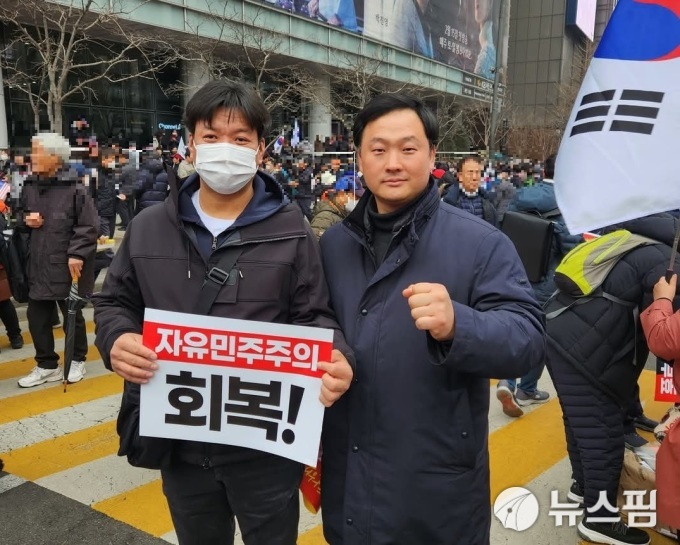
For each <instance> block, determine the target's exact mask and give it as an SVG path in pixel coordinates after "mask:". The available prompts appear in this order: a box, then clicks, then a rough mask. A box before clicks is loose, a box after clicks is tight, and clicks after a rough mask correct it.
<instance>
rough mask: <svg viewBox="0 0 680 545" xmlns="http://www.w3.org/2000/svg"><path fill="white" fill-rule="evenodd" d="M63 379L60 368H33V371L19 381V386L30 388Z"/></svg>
mask: <svg viewBox="0 0 680 545" xmlns="http://www.w3.org/2000/svg"><path fill="white" fill-rule="evenodd" d="M63 378H64V372H63V371H62V370H61V367H57V368H56V369H43V368H42V367H38V366H36V367H34V368H33V370H32V371H31V372H30V373H29V374H28V375H26V376H25V377H24V378H20V379H19V381H18V382H19V386H21V387H22V388H32V387H33V386H38V385H40V384H44V383H46V382H57V381H59V380H62V379H63Z"/></svg>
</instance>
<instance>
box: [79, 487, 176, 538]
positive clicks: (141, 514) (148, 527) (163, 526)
mask: <svg viewBox="0 0 680 545" xmlns="http://www.w3.org/2000/svg"><path fill="white" fill-rule="evenodd" d="M142 506H143V509H142V508H141V507H142ZM92 508H93V509H96V510H97V511H99V512H101V513H104V514H105V515H108V516H110V517H111V518H114V519H116V520H120V521H123V522H125V523H127V524H129V525H130V526H133V527H135V528H138V529H139V530H142V531H144V532H146V533H147V534H151V535H153V536H156V537H160V536H162V535H163V534H167V533H168V532H170V531H172V530H173V525H172V519H171V517H170V510H169V509H168V504H167V502H166V500H165V496H164V495H163V489H162V485H161V480H160V479H157V480H155V481H152V482H150V483H148V484H145V485H143V486H139V487H137V488H134V489H132V490H128V491H127V492H125V493H123V494H118V495H116V496H113V497H111V498H109V499H107V500H104V501H100V502H98V503H95V504H93V505H92Z"/></svg>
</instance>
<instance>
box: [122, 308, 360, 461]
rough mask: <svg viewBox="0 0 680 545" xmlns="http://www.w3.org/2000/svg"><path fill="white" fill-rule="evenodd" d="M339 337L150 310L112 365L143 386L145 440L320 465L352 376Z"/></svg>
mask: <svg viewBox="0 0 680 545" xmlns="http://www.w3.org/2000/svg"><path fill="white" fill-rule="evenodd" d="M332 338H333V332H332V331H331V330H325V329H318V328H307V327H300V326H289V325H280V324H269V323H260V322H248V321H242V320H228V319H225V318H214V317H210V318H209V317H205V316H197V315H190V314H178V313H172V312H164V311H157V310H149V309H147V312H146V315H145V323H144V332H143V335H136V334H133V333H125V334H123V335H121V336H120V337H119V338H118V339H117V340H116V341H115V343H114V345H113V348H112V350H111V365H112V367H113V369H114V370H115V371H116V373H118V374H119V375H120V376H122V377H123V378H125V379H126V380H128V381H130V382H135V383H137V384H143V385H145V386H144V387H143V388H142V390H141V405H140V434H141V435H147V436H154V437H167V438H174V439H189V440H195V441H204V442H213V443H224V444H232V445H238V446H245V447H249V448H255V449H258V450H263V451H266V452H271V453H273V454H278V455H280V456H284V457H288V458H291V459H294V460H297V461H300V462H303V463H308V464H311V465H315V464H316V458H317V453H318V445H319V439H320V435H321V423H322V421H323V407H324V406H325V407H330V406H331V405H332V404H333V403H334V402H335V401H337V400H338V399H339V398H340V396H341V395H342V394H344V393H345V392H346V391H347V390H348V389H349V386H350V384H351V381H352V376H353V372H352V368H351V367H350V365H349V363H348V361H347V359H346V358H345V357H344V356H343V355H342V353H341V352H340V351H338V350H333V349H332ZM152 378H153V380H151V379H152ZM319 391H320V394H319ZM317 398H318V400H319V401H320V403H319V401H317ZM280 429H281V430H282V431H279V430H280Z"/></svg>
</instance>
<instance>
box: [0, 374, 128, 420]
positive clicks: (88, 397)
mask: <svg viewBox="0 0 680 545" xmlns="http://www.w3.org/2000/svg"><path fill="white" fill-rule="evenodd" d="M122 391H123V379H122V378H120V377H119V376H118V375H116V374H114V373H111V374H109V375H104V376H101V377H95V378H89V377H88V378H86V379H85V380H84V381H83V382H81V383H78V384H70V385H69V386H68V390H67V392H66V393H64V391H63V389H62V388H61V383H60V385H59V386H57V387H53V388H46V389H43V390H38V391H36V392H31V393H28V394H22V395H16V396H13V397H8V398H5V399H3V400H2V410H0V424H4V423H6V422H11V421H13V420H20V419H22V418H26V417H28V416H33V415H37V414H40V413H44V412H47V411H54V410H56V409H63V408H65V407H70V406H71V405H76V404H78V403H83V402H85V401H92V400H94V399H98V398H100V397H104V396H109V395H113V394H116V393H122Z"/></svg>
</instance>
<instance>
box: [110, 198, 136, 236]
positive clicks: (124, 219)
mask: <svg viewBox="0 0 680 545" xmlns="http://www.w3.org/2000/svg"><path fill="white" fill-rule="evenodd" d="M128 199H129V197H128ZM128 199H126V200H124V201H121V200H120V199H116V201H117V202H116V212H117V213H118V215H119V216H120V225H121V227H123V228H127V225H128V223H130V217H131V216H130V205H129V204H128ZM114 223H115V222H114ZM109 236H111V235H109Z"/></svg>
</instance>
